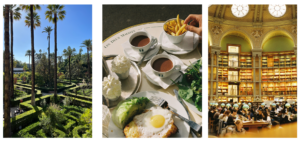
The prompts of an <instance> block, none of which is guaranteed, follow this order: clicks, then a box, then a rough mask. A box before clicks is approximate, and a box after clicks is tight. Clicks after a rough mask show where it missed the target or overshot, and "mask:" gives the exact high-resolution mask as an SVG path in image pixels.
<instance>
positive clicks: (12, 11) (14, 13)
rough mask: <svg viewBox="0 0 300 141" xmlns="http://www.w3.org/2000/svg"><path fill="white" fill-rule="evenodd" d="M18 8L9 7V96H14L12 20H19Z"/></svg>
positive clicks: (14, 6)
mask: <svg viewBox="0 0 300 141" xmlns="http://www.w3.org/2000/svg"><path fill="white" fill-rule="evenodd" d="M20 10H21V8H20V7H16V5H15V4H14V5H10V8H9V12H10V54H11V55H10V56H11V57H10V59H11V60H10V61H11V62H10V63H11V72H10V75H11V97H12V98H14V81H13V80H14V67H13V66H14V64H13V63H14V61H13V56H14V53H13V50H14V49H13V44H14V28H13V27H14V26H13V22H14V19H15V20H20V19H21V13H20Z"/></svg>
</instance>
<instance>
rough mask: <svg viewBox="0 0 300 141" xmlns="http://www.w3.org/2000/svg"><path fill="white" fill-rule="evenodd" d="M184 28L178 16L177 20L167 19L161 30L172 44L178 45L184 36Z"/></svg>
mask: <svg viewBox="0 0 300 141" xmlns="http://www.w3.org/2000/svg"><path fill="white" fill-rule="evenodd" d="M185 27H186V24H184V20H181V19H180V18H179V14H178V15H177V18H172V19H169V20H167V21H166V22H165V23H164V26H163V30H164V32H165V33H166V35H167V37H168V38H169V40H170V41H171V42H172V43H179V42H181V41H182V39H183V37H184V36H185V34H186V31H187V30H186V29H185Z"/></svg>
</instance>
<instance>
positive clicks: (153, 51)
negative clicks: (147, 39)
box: [123, 36, 160, 62]
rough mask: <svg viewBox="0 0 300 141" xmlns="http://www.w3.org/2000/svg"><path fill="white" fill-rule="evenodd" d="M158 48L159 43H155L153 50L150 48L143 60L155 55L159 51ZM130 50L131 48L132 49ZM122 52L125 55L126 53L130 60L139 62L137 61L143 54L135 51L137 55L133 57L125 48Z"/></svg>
mask: <svg viewBox="0 0 300 141" xmlns="http://www.w3.org/2000/svg"><path fill="white" fill-rule="evenodd" d="M152 37H153V36H152ZM153 38H155V37H153ZM124 44H126V43H124ZM124 44H123V45H124ZM128 44H129V43H128ZM159 48H160V44H157V45H156V47H155V48H154V49H153V50H151V51H149V52H148V54H147V55H146V57H145V59H144V61H148V60H150V59H151V58H152V57H153V56H154V55H156V54H157V53H158V52H159ZM123 49H124V47H123ZM132 50H133V49H132ZM124 53H125V55H126V57H127V58H129V59H130V60H131V61H135V62H139V61H140V60H141V59H142V58H143V56H144V54H140V53H138V52H136V53H137V54H136V55H137V56H138V57H134V56H132V55H129V54H128V53H127V52H126V51H125V50H124Z"/></svg>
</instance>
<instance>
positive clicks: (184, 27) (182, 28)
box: [176, 24, 186, 36]
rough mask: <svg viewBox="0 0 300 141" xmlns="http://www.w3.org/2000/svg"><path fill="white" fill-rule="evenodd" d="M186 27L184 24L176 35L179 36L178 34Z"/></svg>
mask: <svg viewBox="0 0 300 141" xmlns="http://www.w3.org/2000/svg"><path fill="white" fill-rule="evenodd" d="M185 27H186V24H183V25H182V26H181V27H180V29H179V30H178V31H177V32H176V36H178V35H179V34H180V33H181V31H182V30H183V29H185Z"/></svg>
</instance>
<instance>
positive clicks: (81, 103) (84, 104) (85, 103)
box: [58, 95, 93, 108]
mask: <svg viewBox="0 0 300 141" xmlns="http://www.w3.org/2000/svg"><path fill="white" fill-rule="evenodd" d="M58 96H59V97H61V98H62V100H63V99H65V98H66V97H67V96H64V95H58ZM73 100H74V105H77V106H82V107H87V108H90V107H92V105H93V104H92V102H91V101H86V100H82V99H79V98H74V99H73Z"/></svg>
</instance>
